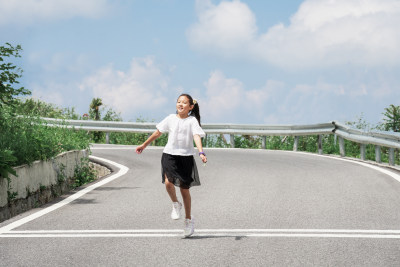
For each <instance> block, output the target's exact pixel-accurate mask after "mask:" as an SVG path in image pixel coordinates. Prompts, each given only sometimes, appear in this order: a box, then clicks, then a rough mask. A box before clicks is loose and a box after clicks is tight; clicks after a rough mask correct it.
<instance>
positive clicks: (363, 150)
mask: <svg viewBox="0 0 400 267" xmlns="http://www.w3.org/2000/svg"><path fill="white" fill-rule="evenodd" d="M365 148H366V145H365V144H361V145H360V158H361V160H365Z"/></svg>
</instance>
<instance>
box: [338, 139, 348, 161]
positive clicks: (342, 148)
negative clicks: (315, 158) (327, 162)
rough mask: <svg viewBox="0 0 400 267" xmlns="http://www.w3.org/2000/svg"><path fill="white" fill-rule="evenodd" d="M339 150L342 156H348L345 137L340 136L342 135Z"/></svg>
mask: <svg viewBox="0 0 400 267" xmlns="http://www.w3.org/2000/svg"><path fill="white" fill-rule="evenodd" d="M339 151H340V156H341V157H345V156H346V150H345V148H344V139H343V137H340V136H339Z"/></svg>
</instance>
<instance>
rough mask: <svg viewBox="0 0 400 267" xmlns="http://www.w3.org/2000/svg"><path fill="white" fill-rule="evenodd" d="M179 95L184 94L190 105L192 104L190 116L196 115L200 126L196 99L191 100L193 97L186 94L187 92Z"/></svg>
mask: <svg viewBox="0 0 400 267" xmlns="http://www.w3.org/2000/svg"><path fill="white" fill-rule="evenodd" d="M181 96H186V97H187V99H189V103H190V105H194V107H193V109H192V113H190V116H194V117H196V119H197V121H198V122H199V125H200V126H201V123H200V108H199V103H197V101H196V102H195V101H193V98H192V97H191V96H190V95H188V94H181V95H180V96H179V97H181ZM179 97H178V99H179Z"/></svg>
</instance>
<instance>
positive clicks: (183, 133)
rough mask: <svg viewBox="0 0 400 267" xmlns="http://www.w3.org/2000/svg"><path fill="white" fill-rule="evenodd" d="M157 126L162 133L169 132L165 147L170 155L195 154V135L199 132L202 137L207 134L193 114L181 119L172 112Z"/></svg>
mask: <svg viewBox="0 0 400 267" xmlns="http://www.w3.org/2000/svg"><path fill="white" fill-rule="evenodd" d="M156 127H157V129H158V130H159V131H160V132H161V133H168V143H167V145H166V146H165V148H164V153H167V154H170V155H180V156H192V155H194V146H193V136H194V135H196V134H198V135H199V136H200V137H204V136H205V135H206V134H205V133H204V131H203V129H201V127H200V125H199V122H198V121H197V119H196V118H195V117H193V116H189V117H187V118H185V119H180V118H178V117H177V115H176V114H171V115H169V116H168V117H166V118H165V119H164V120H162V121H161V122H160V123H159V124H157V126H156Z"/></svg>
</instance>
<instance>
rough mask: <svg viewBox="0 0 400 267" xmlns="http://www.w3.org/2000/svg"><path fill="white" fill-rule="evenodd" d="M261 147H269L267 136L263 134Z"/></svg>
mask: <svg viewBox="0 0 400 267" xmlns="http://www.w3.org/2000/svg"><path fill="white" fill-rule="evenodd" d="M261 147H262V148H263V149H266V148H267V137H266V136H265V135H263V136H262V139H261Z"/></svg>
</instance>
